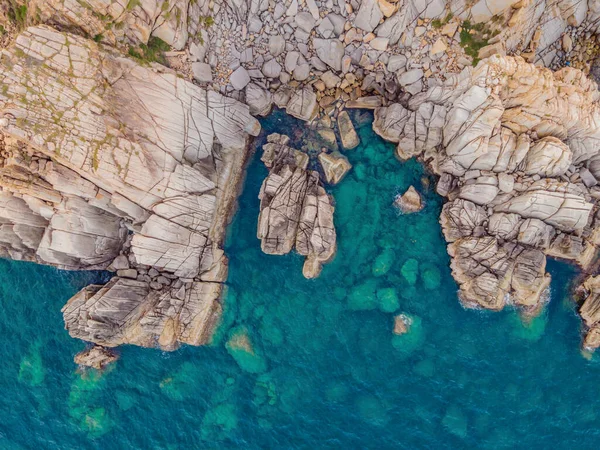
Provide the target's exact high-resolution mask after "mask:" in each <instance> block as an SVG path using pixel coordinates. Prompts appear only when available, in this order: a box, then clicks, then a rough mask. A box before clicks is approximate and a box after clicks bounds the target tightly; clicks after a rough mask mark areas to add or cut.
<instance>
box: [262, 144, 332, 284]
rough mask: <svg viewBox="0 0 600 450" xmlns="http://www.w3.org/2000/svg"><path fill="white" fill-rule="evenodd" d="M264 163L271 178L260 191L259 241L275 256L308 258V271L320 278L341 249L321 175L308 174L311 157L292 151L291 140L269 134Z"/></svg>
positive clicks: (309, 172)
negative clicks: (327, 264) (309, 158)
mask: <svg viewBox="0 0 600 450" xmlns="http://www.w3.org/2000/svg"><path fill="white" fill-rule="evenodd" d="M267 139H268V143H267V144H265V145H264V146H263V157H262V160H263V162H264V163H265V165H266V166H267V167H268V168H269V175H268V176H267V178H265V180H264V181H263V184H262V186H261V188H260V193H259V198H260V214H259V216H258V232H257V235H258V238H259V239H260V240H261V248H262V250H263V251H264V252H265V253H268V254H271V255H283V254H286V253H289V252H290V251H292V249H293V248H295V249H296V251H297V252H298V253H299V254H301V255H303V256H306V261H305V263H304V267H303V268H302V273H303V275H304V276H305V277H306V278H315V277H317V276H319V274H320V273H321V268H322V264H323V263H326V262H328V261H329V260H331V259H332V258H333V256H334V254H335V250H336V233H335V227H334V225H333V211H334V208H333V205H332V203H331V199H330V197H329V195H328V194H327V192H325V189H324V188H323V186H322V185H321V182H320V179H319V174H318V172H315V171H312V170H307V166H308V155H306V154H304V153H302V152H300V151H298V150H295V149H293V148H291V147H289V146H288V145H287V144H288V143H289V137H287V136H285V135H280V134H276V133H274V134H271V135H269V136H268V138H267Z"/></svg>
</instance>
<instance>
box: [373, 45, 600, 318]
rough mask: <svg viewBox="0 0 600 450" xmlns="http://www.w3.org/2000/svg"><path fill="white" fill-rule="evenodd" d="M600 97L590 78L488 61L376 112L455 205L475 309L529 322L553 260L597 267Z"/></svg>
mask: <svg viewBox="0 0 600 450" xmlns="http://www.w3.org/2000/svg"><path fill="white" fill-rule="evenodd" d="M599 98H600V94H599V92H598V90H597V86H596V83H595V82H593V81H590V80H589V79H587V78H586V77H585V75H583V73H582V72H580V71H579V70H575V69H570V68H565V69H562V70H559V71H558V72H554V73H553V72H551V71H550V70H548V69H543V68H539V67H536V66H534V65H532V64H528V63H526V62H525V61H524V60H523V59H522V58H520V57H503V56H498V55H495V56H492V57H490V58H488V59H486V60H484V61H482V62H481V63H479V64H478V66H477V67H476V68H466V69H465V70H463V72H461V73H460V74H459V75H455V76H451V77H449V78H448V80H447V81H446V82H445V83H443V84H442V85H440V86H437V87H434V88H432V89H430V90H429V91H427V92H426V93H421V94H418V95H415V96H413V97H412V98H411V99H410V101H409V102H408V108H405V107H404V106H402V105H400V104H393V105H390V106H388V107H382V108H379V109H377V110H376V111H375V122H374V124H373V127H374V129H375V131H376V132H377V133H378V134H379V135H381V136H382V137H384V138H385V139H388V140H391V141H392V142H397V143H398V148H397V154H398V156H399V157H400V158H407V157H411V156H416V155H418V156H420V157H422V158H423V159H424V160H425V161H426V162H427V164H428V165H429V166H430V167H431V168H432V169H433V171H434V172H435V173H437V174H438V175H439V176H440V180H439V182H438V186H437V190H438V192H439V193H440V194H441V195H443V196H445V197H447V198H448V200H449V202H448V203H447V204H446V205H445V206H444V208H443V210H442V215H441V218H440V221H441V224H442V228H443V232H444V236H445V238H446V240H447V241H448V242H449V243H450V245H449V246H448V252H449V254H450V255H451V256H452V258H453V259H452V270H453V275H454V277H455V279H456V281H457V282H458V283H459V286H460V296H461V299H462V300H463V302H465V303H466V304H467V305H472V306H481V307H484V308H489V309H494V310H498V309H502V308H503V307H504V306H505V305H506V304H507V303H508V302H510V303H514V304H516V305H518V306H521V307H523V309H524V310H525V311H526V312H528V313H530V314H533V313H535V312H536V311H538V310H539V306H540V302H541V299H542V298H543V292H544V291H545V289H546V288H547V286H548V285H549V281H550V279H549V275H548V274H546V272H545V265H546V258H545V255H550V256H554V257H559V258H564V259H569V260H574V261H576V262H577V263H579V264H580V265H581V266H583V267H584V268H585V267H587V266H589V264H590V263H591V260H592V258H593V255H594V254H595V253H596V246H597V245H598V243H599V241H598V238H597V235H598V223H597V220H596V211H597V200H596V199H597V198H598V195H599V194H600V190H598V187H597V186H596V185H597V177H600V172H599V171H598V170H597V167H596V165H597V164H596V161H597V160H598V158H600V156H598V153H599V150H600V125H599V124H600V121H599V120H600V110H599V107H598V99H599Z"/></svg>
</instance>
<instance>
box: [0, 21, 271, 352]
mask: <svg viewBox="0 0 600 450" xmlns="http://www.w3.org/2000/svg"><path fill="white" fill-rule="evenodd" d="M1 56H2V57H1V62H0V81H1V83H2V85H3V86H5V89H3V91H2V93H0V117H2V119H3V121H2V127H1V129H0V134H1V135H2V141H1V143H0V144H1V147H2V160H1V165H0V186H1V188H2V191H1V192H0V206H2V207H1V208H0V218H1V221H2V233H0V249H1V250H2V253H3V254H4V255H5V256H10V257H12V258H14V259H27V260H33V261H37V262H41V263H46V264H52V265H55V266H58V267H62V268H68V269H90V268H106V267H108V266H109V265H111V263H112V267H113V268H115V265H117V266H119V267H122V269H120V272H121V271H123V273H124V274H125V272H126V273H127V275H133V276H136V274H137V278H138V280H132V279H127V278H120V277H115V278H113V279H112V280H111V281H110V282H109V283H108V284H107V285H105V286H90V287H88V288H85V289H84V290H82V291H81V292H80V293H78V294H77V295H76V296H75V297H73V298H72V299H71V300H69V302H68V303H67V305H66V306H65V308H64V316H65V324H66V327H67V329H68V330H69V332H70V334H71V335H72V336H74V337H78V338H81V339H84V340H86V341H91V342H95V343H98V344H100V345H103V346H108V347H111V346H116V345H121V344H124V343H132V344H138V345H146V346H151V345H159V346H161V347H163V348H166V349H173V348H175V347H176V346H177V344H178V343H179V342H185V343H188V344H192V345H199V344H202V343H205V342H207V341H208V340H209V338H210V335H211V331H212V329H213V327H214V325H215V323H216V321H217V319H218V312H219V310H220V303H219V293H220V291H221V282H222V281H224V280H225V277H226V272H227V260H226V257H225V256H224V253H223V250H222V249H221V245H222V242H223V237H224V230H225V225H226V223H227V220H228V216H229V212H230V210H231V209H232V203H233V202H234V201H235V196H236V193H237V189H238V187H237V186H238V183H239V180H240V178H241V172H242V167H243V164H244V161H245V159H246V145H247V140H248V136H249V135H256V134H257V133H258V131H259V130H260V125H259V124H258V122H257V121H256V120H255V119H254V118H253V117H252V116H251V115H250V113H249V108H248V107H247V106H245V105H243V104H241V103H239V102H237V101H235V100H233V99H229V98H226V97H223V96H222V95H220V94H218V93H215V92H212V91H205V90H203V89H200V88H199V87H197V86H194V85H192V84H191V83H189V82H187V81H184V80H182V79H180V78H178V77H177V76H176V75H175V74H174V73H172V72H170V71H168V70H166V69H165V68H162V67H160V66H154V67H143V66H140V65H139V64H137V63H135V62H134V61H132V60H131V59H127V58H124V57H122V56H120V55H119V54H118V53H113V52H111V51H110V50H108V49H106V48H102V47H100V46H99V45H98V44H96V43H95V42H93V41H90V40H86V39H84V38H81V37H78V36H74V35H67V34H64V33H61V32H57V31H55V30H53V29H51V28H48V27H44V26H40V27H35V28H29V29H28V30H26V31H25V32H23V33H22V34H21V35H19V36H18V37H17V39H16V41H15V43H14V45H13V46H12V47H10V48H8V49H6V50H3V51H2V55H1ZM122 252H125V253H126V254H128V255H129V262H130V263H131V265H132V266H133V267H134V268H133V269H131V268H128V267H129V264H127V268H126V267H125V264H124V263H123V255H122ZM117 259H119V261H120V262H117ZM113 261H114V262H113ZM125 262H126V261H125ZM135 268H137V269H138V270H137V271H136V270H135ZM129 272H131V274H130V273H129ZM182 290H183V291H182Z"/></svg>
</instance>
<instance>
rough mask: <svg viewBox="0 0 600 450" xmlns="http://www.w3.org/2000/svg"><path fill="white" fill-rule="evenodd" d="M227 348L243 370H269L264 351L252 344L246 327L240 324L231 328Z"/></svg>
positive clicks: (260, 371)
mask: <svg viewBox="0 0 600 450" xmlns="http://www.w3.org/2000/svg"><path fill="white" fill-rule="evenodd" d="M225 348H226V349H227V352H228V353H229V354H230V355H231V356H232V357H233V359H235V362H237V363H238V365H239V366H240V367H241V368H242V370H244V371H246V372H249V373H262V372H265V371H266V370H267V361H266V359H265V358H264V356H263V355H262V352H260V351H259V350H258V349H256V348H255V347H254V346H253V345H252V342H251V341H250V337H249V335H248V329H247V328H246V327H243V326H239V327H236V328H234V329H233V330H231V332H230V333H229V339H228V340H227V343H226V344H225Z"/></svg>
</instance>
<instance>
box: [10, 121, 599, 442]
mask: <svg viewBox="0 0 600 450" xmlns="http://www.w3.org/2000/svg"><path fill="white" fill-rule="evenodd" d="M357 123H362V126H361V128H360V129H359V134H360V137H361V142H362V143H361V145H360V146H359V147H358V148H356V149H354V150H350V151H348V152H346V155H347V156H348V158H349V159H350V161H351V162H352V164H353V165H354V168H353V170H352V171H351V172H350V174H349V175H348V176H347V177H346V178H345V179H344V180H343V181H342V182H341V183H340V184H339V185H338V186H336V187H333V188H332V189H331V193H332V194H333V196H334V198H335V200H336V213H335V221H336V228H337V232H338V252H337V256H336V258H335V260H334V261H333V262H331V263H330V264H327V265H326V266H325V267H324V269H323V273H322V274H321V276H320V278H318V279H316V280H305V279H304V278H303V277H302V274H301V269H302V262H303V259H302V258H301V257H299V256H298V255H293V254H292V255H288V256H268V255H264V254H262V253H261V251H260V245H259V241H258V240H257V238H256V220H257V216H258V203H259V202H258V198H257V195H258V191H259V188H260V184H261V182H262V180H263V179H264V176H265V175H266V173H267V172H266V169H265V168H264V166H263V165H262V163H261V162H260V161H259V156H260V150H259V151H258V154H257V157H256V158H255V159H254V161H253V162H252V163H251V165H250V168H249V171H248V177H247V180H246V185H245V189H244V192H243V194H242V196H241V199H240V206H239V211H238V213H237V215H236V217H235V220H234V223H233V224H232V226H231V227H230V231H229V236H228V241H227V252H228V255H229V256H230V276H229V282H228V284H229V288H228V289H229V290H228V294H227V296H226V299H225V304H226V312H225V314H224V319H223V324H222V325H221V327H220V329H219V331H218V333H217V336H215V342H214V344H213V345H212V346H210V347H203V348H193V347H184V348H182V349H180V350H178V351H176V352H174V353H164V352H161V351H158V350H152V349H141V348H137V347H124V348H122V349H121V359H120V360H119V361H118V362H117V363H116V364H115V365H114V367H113V368H112V370H109V371H107V372H105V373H104V374H102V375H101V376H99V375H98V374H95V373H88V374H87V375H85V376H82V375H80V374H78V373H76V371H75V369H76V367H75V365H74V364H73V362H72V357H73V355H74V354H75V353H77V352H78V351H80V350H81V349H82V348H83V347H84V344H83V343H82V342H79V341H76V340H73V339H71V338H70V337H69V336H68V334H67V332H66V331H65V330H64V329H63V322H62V315H61V313H60V308H61V307H62V305H63V304H64V303H65V302H66V300H67V299H68V298H69V297H70V296H71V295H72V294H73V293H75V292H76V291H77V290H78V289H79V288H81V287H82V286H84V285H86V284H88V283H89V282H91V281H93V280H98V279H102V278H103V277H106V275H105V274H101V273H100V274H99V273H85V272H81V273H68V272H62V271H58V270H55V269H52V268H49V267H41V266H36V265H33V264H28V263H18V262H10V261H0V330H2V336H3V342H2V344H1V345H0V360H1V361H2V364H0V392H1V393H2V394H1V395H0V448H1V449H20V448H61V449H82V448H83V449H86V448H102V449H121V448H144V449H196V448H199V449H200V448H202V449H204V448H218V449H223V448H240V447H243V448H249V449H254V448H301V449H309V448H310V449H314V448H369V449H370V448H373V449H375V448H377V449H382V448H435V449H438V448H466V447H478V448H574V447H577V448H591V447H592V446H596V445H597V442H598V437H599V435H600V431H599V427H598V425H599V420H600V396H599V395H598V393H597V391H596V389H598V385H599V382H600V366H599V364H598V363H597V362H596V361H594V360H592V361H589V360H587V359H585V358H584V357H583V356H582V355H581V353H580V350H579V348H580V340H581V338H580V321H579V319H578V317H577V316H576V314H575V307H574V304H573V303H572V301H571V300H570V297H569V282H570V280H572V279H573V277H574V276H575V274H576V270H575V269H574V268H573V267H571V266H568V265H566V264H563V263H557V262H551V263H550V264H549V270H550V273H551V274H552V277H553V281H552V285H551V288H552V293H551V300H550V303H549V304H548V306H547V307H546V309H545V311H544V313H543V315H542V316H541V317H540V318H538V319H535V320H534V321H533V322H532V323H531V324H529V325H527V326H525V325H523V323H522V322H521V320H520V319H519V317H518V315H517V314H516V312H515V311H511V310H506V311H504V312H501V313H490V312H485V311H474V310H465V309H463V308H462V307H461V305H460V304H459V302H458V300H457V296H456V289H457V288H456V284H455V283H454V281H453V280H452V277H451V275H450V269H449V267H448V266H449V258H448V256H447V254H446V250H445V243H444V241H443V238H442V235H441V232H440V228H439V225H438V217H439V212H440V209H441V206H442V199H441V198H440V197H438V196H437V195H436V194H435V192H434V189H433V185H434V180H433V178H430V177H428V176H427V175H426V173H425V172H424V170H423V168H422V167H421V166H420V165H419V164H418V163H417V162H415V161H409V162H407V163H400V162H398V161H397V160H395V159H394V156H393V146H392V145H390V144H387V143H384V142H383V141H382V140H380V139H379V138H378V137H377V136H376V135H375V134H374V133H373V132H372V130H371V128H370V121H369V120H365V118H364V116H363V118H362V120H360V121H359V122H357ZM263 127H264V129H265V131H266V132H272V131H279V132H286V133H288V134H291V135H292V136H293V137H294V139H295V140H296V144H297V145H298V146H299V145H301V142H302V137H303V136H302V131H303V128H302V125H301V124H298V123H297V122H295V121H293V120H291V119H289V118H287V117H286V116H284V115H283V114H281V113H275V114H273V115H272V116H271V117H269V118H268V119H267V120H265V121H264V122H263ZM263 139H264V136H263ZM411 184H413V185H414V186H415V187H416V188H417V190H419V191H420V192H422V193H423V194H424V196H425V200H426V208H425V209H424V210H423V211H422V212H421V213H419V214H413V215H398V214H397V212H396V211H395V209H394V208H393V207H392V202H393V199H394V195H395V194H396V193H398V192H403V191H404V190H405V189H407V188H408V186H409V185H411ZM428 184H429V185H430V186H429V187H427V185H428ZM392 311H393V312H392ZM399 313H404V314H406V315H408V316H410V317H411V318H412V319H413V326H412V327H411V330H410V332H409V333H408V334H407V335H404V336H402V337H394V334H393V333H392V328H393V317H394V315H395V314H399ZM231 338H235V339H231ZM240 339H242V340H245V341H244V342H245V343H246V344H248V343H249V344H250V345H251V347H252V351H253V354H248V353H247V352H244V351H240V350H236V349H235V348H236V345H235V343H236V342H238V343H239V341H240ZM228 340H229V341H230V343H229V344H228V345H226V342H227V341H228ZM228 350H229V351H228ZM232 355H233V356H234V357H235V359H234V358H233V357H232Z"/></svg>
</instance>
